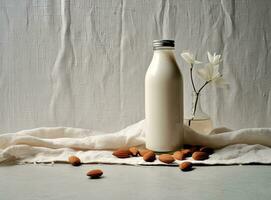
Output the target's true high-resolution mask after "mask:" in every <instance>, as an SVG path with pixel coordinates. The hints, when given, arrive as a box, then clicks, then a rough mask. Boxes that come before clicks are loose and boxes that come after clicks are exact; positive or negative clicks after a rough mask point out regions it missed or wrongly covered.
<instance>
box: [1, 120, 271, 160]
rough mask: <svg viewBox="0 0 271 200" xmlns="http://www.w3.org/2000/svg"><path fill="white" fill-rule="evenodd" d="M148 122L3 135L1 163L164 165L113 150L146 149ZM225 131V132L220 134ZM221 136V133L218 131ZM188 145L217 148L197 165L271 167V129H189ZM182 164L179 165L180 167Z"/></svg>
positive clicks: (62, 128)
mask: <svg viewBox="0 0 271 200" xmlns="http://www.w3.org/2000/svg"><path fill="white" fill-rule="evenodd" d="M144 125H145V123H144V120H143V121H140V122H138V123H136V124H134V125H131V126H129V127H127V128H125V129H123V130H121V131H119V132H116V133H108V134H105V133H99V132H95V131H90V130H86V129H78V128H65V127H57V128H37V129H32V130H24V131H20V132H17V133H7V134H2V135H0V163H5V161H11V160H13V161H16V162H17V163H40V162H41V163H48V162H49V163H51V162H53V163H54V162H67V159H68V157H69V156H70V155H76V156H78V157H80V159H81V161H82V162H83V163H109V164H129V165H164V164H163V163H161V162H160V161H159V160H156V161H155V162H153V163H147V162H144V160H143V159H142V158H141V157H131V158H127V159H119V158H116V157H114V156H112V150H113V149H116V148H119V147H129V146H141V147H142V146H144V144H145V137H144V136H145V132H144ZM220 131H221V130H220ZM218 132H219V131H218ZM184 141H185V143H187V144H199V145H206V146H209V147H213V148H216V149H217V150H216V151H215V153H214V154H212V155H211V156H210V158H209V159H208V160H205V161H192V159H191V158H188V159H189V160H191V161H192V162H194V163H195V164H207V165H215V164H249V163H262V164H270V163H271V128H249V129H241V130H236V131H228V132H222V133H216V134H212V135H201V134H199V133H196V132H194V131H192V130H191V129H190V128H188V127H185V136H184ZM180 162H181V161H176V162H175V163H174V164H178V163H180Z"/></svg>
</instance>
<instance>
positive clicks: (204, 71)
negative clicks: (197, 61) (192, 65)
mask: <svg viewBox="0 0 271 200" xmlns="http://www.w3.org/2000/svg"><path fill="white" fill-rule="evenodd" d="M197 74H198V75H199V77H201V78H202V79H203V80H205V81H209V80H210V79H209V78H210V76H209V75H210V74H209V69H208V67H203V68H199V69H197Z"/></svg>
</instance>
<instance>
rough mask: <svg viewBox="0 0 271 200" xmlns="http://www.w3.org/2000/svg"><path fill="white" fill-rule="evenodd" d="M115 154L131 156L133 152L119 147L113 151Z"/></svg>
mask: <svg viewBox="0 0 271 200" xmlns="http://www.w3.org/2000/svg"><path fill="white" fill-rule="evenodd" d="M112 155H113V156H116V157H118V158H129V157H130V155H131V152H130V151H129V150H128V149H118V150H116V151H114V152H113V153H112Z"/></svg>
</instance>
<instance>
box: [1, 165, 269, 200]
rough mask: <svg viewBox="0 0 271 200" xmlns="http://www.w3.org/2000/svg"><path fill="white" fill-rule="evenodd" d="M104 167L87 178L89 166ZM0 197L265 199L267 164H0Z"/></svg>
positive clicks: (9, 199) (27, 199) (49, 199)
mask: <svg viewBox="0 0 271 200" xmlns="http://www.w3.org/2000/svg"><path fill="white" fill-rule="evenodd" d="M95 168H99V169H102V170H103V171H104V176H103V178H101V179H96V180H95V179H89V178H88V177H87V176H86V175H85V174H86V172H87V171H88V170H90V169H95ZM0 177H1V180H0V199H1V200H15V199H20V200H33V199H35V200H38V199H46V200H56V199H58V200H64V199H65V200H68V199H74V200H80V199H110V200H114V199H116V200H120V199H129V200H132V199H146V200H147V199H148V200H149V199H155V200H157V199H167V200H170V199H180V200H186V199H187V200H197V199H200V200H205V199H208V200H212V199H215V200H219V199H231V200H233V199H238V200H241V199H246V200H249V199H253V200H255V199H258V200H264V199H268V200H270V199H271V167H270V166H268V165H245V166H244V165H242V166H238V165H236V166H196V167H195V169H194V170H193V171H191V172H181V171H180V170H179V169H178V168H177V167H165V166H151V167H150V166H125V165H82V166H80V167H73V166H70V165H67V164H54V165H43V164H42V165H32V164H29V165H9V166H8V165H4V166H3V165H0Z"/></svg>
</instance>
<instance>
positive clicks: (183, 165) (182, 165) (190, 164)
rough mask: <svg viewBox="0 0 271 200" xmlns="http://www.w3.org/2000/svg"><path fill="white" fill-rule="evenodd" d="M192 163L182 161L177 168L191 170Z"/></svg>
mask: <svg viewBox="0 0 271 200" xmlns="http://www.w3.org/2000/svg"><path fill="white" fill-rule="evenodd" d="M192 166H193V165H192V163H191V162H183V163H181V164H180V165H179V168H180V169H181V170H182V171H190V170H192Z"/></svg>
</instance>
